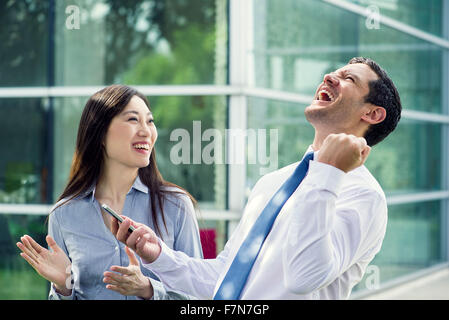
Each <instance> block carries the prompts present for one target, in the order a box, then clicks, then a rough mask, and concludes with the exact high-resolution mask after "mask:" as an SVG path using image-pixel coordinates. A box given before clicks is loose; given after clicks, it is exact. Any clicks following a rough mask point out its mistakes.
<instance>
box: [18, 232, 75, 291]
mask: <svg viewBox="0 0 449 320" xmlns="http://www.w3.org/2000/svg"><path fill="white" fill-rule="evenodd" d="M20 240H21V241H22V242H17V244H16V245H17V247H19V249H20V250H21V251H22V253H21V254H20V256H21V257H22V258H24V259H25V260H26V261H27V262H28V263H29V264H30V265H31V266H32V267H33V268H34V270H36V272H37V273H39V274H40V275H41V276H42V277H44V278H45V279H47V280H48V281H50V282H53V284H54V285H55V288H56V290H57V291H58V292H59V293H61V294H63V295H66V296H67V295H70V294H71V293H72V290H71V288H69V285H70V282H69V281H67V280H68V279H69V280H70V269H71V262H70V260H69V258H68V257H67V255H66V254H65V253H64V251H62V250H61V248H59V247H58V245H57V244H56V242H55V240H54V239H53V238H52V237H51V236H47V237H46V238H45V240H46V241H47V243H48V246H49V248H50V249H51V251H50V250H47V249H45V248H44V247H41V246H40V245H39V244H38V243H37V242H36V241H34V240H33V238H31V237H30V236H28V235H25V236H23V237H21V238H20Z"/></svg>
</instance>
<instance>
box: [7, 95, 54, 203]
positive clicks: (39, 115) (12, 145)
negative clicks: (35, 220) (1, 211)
mask: <svg viewBox="0 0 449 320" xmlns="http://www.w3.org/2000/svg"><path fill="white" fill-rule="evenodd" d="M0 113H1V116H0V137H2V138H1V139H0V150H2V151H1V157H0V203H46V202H47V201H49V200H51V199H50V194H49V192H50V190H49V188H48V187H49V186H50V185H51V183H50V181H49V178H50V177H49V173H50V168H49V165H50V161H51V158H50V156H51V153H49V148H50V146H49V133H50V132H49V131H48V127H49V121H50V118H49V117H50V112H49V111H48V100H47V99H37V98H29V99H25V98H23V99H22V98H20V99H0Z"/></svg>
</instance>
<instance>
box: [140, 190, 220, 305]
mask: <svg viewBox="0 0 449 320" xmlns="http://www.w3.org/2000/svg"><path fill="white" fill-rule="evenodd" d="M177 216H178V221H177V223H176V230H175V235H174V244H173V250H172V249H170V248H169V247H168V246H166V245H165V244H164V250H166V251H172V252H173V253H174V254H177V255H178V256H180V257H182V258H178V259H183V260H185V261H188V260H190V259H192V261H197V262H199V263H200V264H201V262H204V261H206V260H203V259H202V258H203V251H202V247H201V241H200V234H199V228H198V223H197V221H196V215H195V209H194V207H193V204H192V202H191V201H190V199H189V198H188V197H187V196H182V197H180V202H179V212H178V215H177ZM160 242H161V243H162V241H160ZM142 262H144V261H142ZM144 266H145V267H147V268H148V269H150V270H151V271H153V273H155V274H156V275H157V276H158V277H159V279H161V282H162V283H161V282H159V281H155V280H153V279H150V281H151V283H152V285H153V290H154V297H153V299H155V300H159V299H178V300H179V299H197V298H199V297H201V298H205V297H206V296H209V294H208V293H205V292H207V291H210V288H209V285H208V284H207V285H205V286H201V285H199V287H198V286H192V283H190V284H186V283H179V281H173V280H174V279H173V277H171V276H170V275H171V274H170V272H168V275H167V273H164V272H163V268H158V269H157V270H158V272H157V271H156V270H154V269H153V268H154V266H155V265H153V267H149V266H148V265H145V264H144ZM173 267H174V266H173V265H172V266H171V268H173ZM178 268H179V271H177V272H175V273H174V275H175V276H176V275H178V276H179V274H182V275H185V276H187V275H188V274H190V273H186V272H187V271H186V266H181V265H179V266H178ZM212 281H213V280H212ZM194 282H197V280H194ZM213 285H215V283H213ZM192 287H193V288H192ZM212 290H213V287H212ZM210 295H211V294H210Z"/></svg>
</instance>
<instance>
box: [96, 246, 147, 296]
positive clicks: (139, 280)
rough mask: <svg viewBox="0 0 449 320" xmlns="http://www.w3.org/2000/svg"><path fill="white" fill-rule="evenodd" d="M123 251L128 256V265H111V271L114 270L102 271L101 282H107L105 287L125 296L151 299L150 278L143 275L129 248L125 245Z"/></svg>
mask: <svg viewBox="0 0 449 320" xmlns="http://www.w3.org/2000/svg"><path fill="white" fill-rule="evenodd" d="M125 251H126V254H127V255H128V257H129V266H128V267H120V266H112V267H111V271H114V272H110V271H106V272H104V278H103V282H104V283H107V285H106V288H107V289H110V290H113V291H116V292H118V293H120V294H123V295H125V296H138V297H142V298H144V299H151V298H152V297H153V286H152V285H151V282H150V280H149V279H148V278H147V277H145V276H144V275H143V273H142V271H141V270H140V265H139V261H138V260H137V257H136V255H135V254H134V253H133V252H132V251H131V249H129V248H128V247H125Z"/></svg>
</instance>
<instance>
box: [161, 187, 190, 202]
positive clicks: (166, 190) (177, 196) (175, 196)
mask: <svg viewBox="0 0 449 320" xmlns="http://www.w3.org/2000/svg"><path fill="white" fill-rule="evenodd" d="M161 190H162V191H163V194H164V200H166V201H168V202H169V203H171V204H172V205H176V206H185V205H186V204H191V203H192V200H191V199H190V197H189V195H188V194H187V192H186V191H185V190H183V189H181V188H179V187H176V186H163V187H162V188H161Z"/></svg>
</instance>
